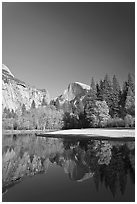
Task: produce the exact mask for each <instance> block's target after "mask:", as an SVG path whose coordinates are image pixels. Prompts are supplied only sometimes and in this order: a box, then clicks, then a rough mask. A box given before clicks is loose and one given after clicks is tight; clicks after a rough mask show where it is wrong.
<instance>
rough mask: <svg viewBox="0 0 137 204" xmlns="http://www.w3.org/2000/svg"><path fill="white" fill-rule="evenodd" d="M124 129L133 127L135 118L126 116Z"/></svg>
mask: <svg viewBox="0 0 137 204" xmlns="http://www.w3.org/2000/svg"><path fill="white" fill-rule="evenodd" d="M124 121H125V127H135V118H134V117H132V115H129V114H127V115H126V116H125V118H124Z"/></svg>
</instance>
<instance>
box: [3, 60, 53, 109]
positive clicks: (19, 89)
mask: <svg viewBox="0 0 137 204" xmlns="http://www.w3.org/2000/svg"><path fill="white" fill-rule="evenodd" d="M43 98H44V99H45V101H46V103H47V104H49V102H50V98H49V93H48V91H46V90H45V89H37V88H35V87H33V86H31V85H28V84H26V83H25V82H23V81H21V80H20V79H17V78H16V77H15V76H14V75H13V74H12V72H11V71H10V69H9V68H8V67H7V66H6V65H4V64H2V109H4V108H7V109H10V110H12V109H13V110H14V111H16V110H17V109H21V106H22V105H23V104H25V106H26V109H29V108H30V107H31V103H32V101H33V100H34V101H35V104H36V107H38V106H40V105H41V103H42V100H43Z"/></svg>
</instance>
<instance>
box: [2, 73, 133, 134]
mask: <svg viewBox="0 0 137 204" xmlns="http://www.w3.org/2000/svg"><path fill="white" fill-rule="evenodd" d="M2 116H3V128H4V129H41V130H45V129H62V128H63V129H70V128H89V127H134V126H135V78H134V76H133V75H132V74H129V75H128V79H127V81H125V82H124V84H123V88H122V90H121V88H120V85H119V82H118V80H117V78H116V76H115V75H114V76H113V80H112V82H111V80H110V78H109V76H108V75H107V74H106V75H105V78H104V80H100V82H99V83H97V84H95V82H94V78H93V77H92V80H91V85H90V90H89V91H88V92H87V94H86V95H84V96H83V97H81V96H80V95H78V96H76V97H75V98H74V99H73V100H71V101H65V102H63V103H60V101H59V99H57V100H56V102H55V101H51V102H50V105H48V104H47V103H46V101H45V98H44V97H43V99H42V103H41V106H39V107H38V108H36V104H35V101H34V100H33V101H32V104H31V107H30V109H29V110H26V106H25V104H23V105H22V107H21V108H17V109H16V111H14V110H10V109H7V108H4V110H3V115H2Z"/></svg>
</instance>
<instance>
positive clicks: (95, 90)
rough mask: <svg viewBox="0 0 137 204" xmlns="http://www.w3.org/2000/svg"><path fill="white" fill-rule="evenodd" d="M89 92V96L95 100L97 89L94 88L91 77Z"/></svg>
mask: <svg viewBox="0 0 137 204" xmlns="http://www.w3.org/2000/svg"><path fill="white" fill-rule="evenodd" d="M90 91H91V94H92V96H93V97H94V99H97V88H96V85H95V81H94V78H93V77H92V80H91V85H90Z"/></svg>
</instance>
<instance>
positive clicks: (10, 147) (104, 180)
mask: <svg viewBox="0 0 137 204" xmlns="http://www.w3.org/2000/svg"><path fill="white" fill-rule="evenodd" d="M52 163H55V164H57V165H59V166H61V167H62V168H63V169H64V172H65V173H66V174H68V176H69V178H70V180H72V181H84V180H86V179H90V178H92V179H93V181H94V184H95V188H96V190H97V191H98V189H99V186H100V184H102V185H104V186H105V187H106V188H107V189H109V190H110V191H111V192H112V194H113V196H114V197H115V195H116V193H117V189H118V188H119V189H120V191H121V194H124V192H125V190H126V184H127V176H128V174H129V176H130V178H131V182H132V183H134V182H135V146H134V142H114V141H105V140H104V141H102V140H91V139H88V140H87V139H86V140H84V139H75V140H74V139H70V138H68V139H67V138H65V139H61V138H42V137H35V136H32V135H28V136H23V135H22V136H15V135H14V136H13V137H12V136H4V138H3V161H2V165H3V166H2V170H3V177H2V179H3V189H6V188H5V187H6V186H7V188H8V186H9V185H11V184H13V183H14V182H16V181H17V180H18V179H21V178H24V177H25V176H30V175H35V174H38V173H46V172H47V171H48V168H49V165H52Z"/></svg>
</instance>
